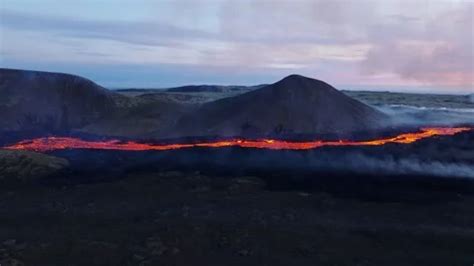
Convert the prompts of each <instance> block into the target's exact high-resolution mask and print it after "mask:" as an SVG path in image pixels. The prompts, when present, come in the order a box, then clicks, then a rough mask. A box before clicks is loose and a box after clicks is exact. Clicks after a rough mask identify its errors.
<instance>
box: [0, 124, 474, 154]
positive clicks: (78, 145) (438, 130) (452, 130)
mask: <svg viewBox="0 0 474 266" xmlns="http://www.w3.org/2000/svg"><path fill="white" fill-rule="evenodd" d="M470 130H472V128H468V127H432V128H421V130H420V131H418V132H413V133H403V134H399V135H397V136H395V137H389V138H381V139H374V140H366V141H350V140H339V141H325V140H314V141H301V142H298V141H287V140H277V139H259V140H247V139H230V140H216V141H207V142H198V143H174V144H152V143H140V142H135V141H126V142H122V141H120V140H107V141H87V140H82V139H80V138H71V137H44V138H36V139H31V140H24V141H20V142H18V143H16V144H13V145H9V146H6V147H3V148H4V149H9V150H29V151H39V152H47V151H55V150H64V149H95V150H123V151H150V150H155V151H164V150H176V149H186V148H195V147H205V148H223V147H241V148H257V149H273V150H309V149H315V148H320V147H324V146H378V145H384V144H387V143H400V144H409V143H413V142H415V141H418V140H421V139H425V138H429V137H433V136H443V135H454V134H457V133H460V132H464V131H470Z"/></svg>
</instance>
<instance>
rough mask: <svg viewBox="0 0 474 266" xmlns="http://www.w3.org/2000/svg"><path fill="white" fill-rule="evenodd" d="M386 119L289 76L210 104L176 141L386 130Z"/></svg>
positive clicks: (182, 126) (180, 128) (187, 119)
mask: <svg viewBox="0 0 474 266" xmlns="http://www.w3.org/2000/svg"><path fill="white" fill-rule="evenodd" d="M387 119H388V118H387V116H386V115H384V114H383V113H381V112H379V111H377V110H375V109H374V108H372V107H369V106H368V105H365V104H363V103H361V102H359V101H357V100H354V99H352V98H350V97H348V96H346V95H345V94H343V93H342V92H339V91H338V90H336V89H335V88H334V87H332V86H331V85H329V84H327V83H325V82H322V81H320V80H316V79H311V78H306V77H303V76H299V75H291V76H288V77H286V78H284V79H282V80H280V81H278V82H276V83H274V84H271V85H268V86H265V87H263V88H260V89H257V90H254V91H251V92H248V93H245V94H242V95H238V96H235V97H231V98H225V99H221V100H218V101H214V102H210V103H206V104H204V105H202V106H201V108H200V109H198V110H197V111H196V112H193V113H192V114H189V115H187V116H184V117H183V118H182V119H181V120H180V121H179V123H178V125H177V128H176V131H174V132H170V135H174V134H178V135H181V136H183V135H188V136H191V135H192V136H206V135H220V136H231V135H247V134H251V135H274V134H326V133H349V132H355V131H364V130H370V129H374V128H378V127H381V126H383V125H384V124H385V123H386V122H387V121H386V120H387Z"/></svg>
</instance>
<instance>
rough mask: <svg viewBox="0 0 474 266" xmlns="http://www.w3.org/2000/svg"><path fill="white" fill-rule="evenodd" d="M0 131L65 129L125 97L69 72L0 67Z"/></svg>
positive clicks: (111, 108) (87, 121) (95, 116)
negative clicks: (0, 116) (0, 115)
mask: <svg viewBox="0 0 474 266" xmlns="http://www.w3.org/2000/svg"><path fill="white" fill-rule="evenodd" d="M0 77H1V78H0V113H1V114H2V119H0V131H17V130H22V131H26V130H31V131H45V132H54V131H69V130H71V129H75V128H81V127H83V126H85V125H87V124H90V123H93V122H95V121H97V120H99V119H102V118H103V117H105V116H107V115H108V114H110V113H113V112H114V111H115V110H116V109H117V107H118V106H117V105H118V104H119V103H120V102H121V100H122V101H125V100H126V99H125V97H124V96H121V95H119V94H116V93H113V92H111V91H109V90H107V89H104V88H102V87H101V86H99V85H97V84H95V83H94V82H92V81H90V80H88V79H85V78H82V77H78V76H74V75H69V74H61V73H50V72H39V71H26V70H13V69H0Z"/></svg>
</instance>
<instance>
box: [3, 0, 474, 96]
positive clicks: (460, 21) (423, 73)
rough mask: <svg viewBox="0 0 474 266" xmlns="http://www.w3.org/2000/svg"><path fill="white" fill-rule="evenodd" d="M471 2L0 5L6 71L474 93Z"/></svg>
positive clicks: (140, 82)
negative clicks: (286, 80)
mask: <svg viewBox="0 0 474 266" xmlns="http://www.w3.org/2000/svg"><path fill="white" fill-rule="evenodd" d="M473 40H474V0H464V1H461V0H377V1H376V0H344V1H343V0H202V1H200V0H174V1H171V0H162V1H158V0H81V1H79V0H72V1H71V0H41V1H40V0H0V67H7V68H21V69H32V70H44V71H57V72H68V73H73V74H78V75H82V76H85V77H87V78H89V79H92V80H94V81H96V82H97V83H99V84H101V85H103V86H106V87H112V88H124V87H169V86H178V85H185V84H222V85H230V84H233V85H254V84H261V83H272V82H275V81H277V80H279V79H281V78H283V77H284V76H286V75H289V74H293V73H296V74H301V75H305V76H309V77H313V78H317V79H321V80H324V81H326V82H328V83H330V84H333V85H335V86H336V87H337V88H344V89H351V88H357V89H369V90H408V91H414V92H416V91H423V92H427V91H428V92H452V93H471V92H474V43H473V42H474V41H473Z"/></svg>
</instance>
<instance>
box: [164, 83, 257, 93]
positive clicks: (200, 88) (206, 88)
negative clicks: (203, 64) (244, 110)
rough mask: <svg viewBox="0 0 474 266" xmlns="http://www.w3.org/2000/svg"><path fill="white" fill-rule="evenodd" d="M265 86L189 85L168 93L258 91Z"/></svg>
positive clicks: (169, 90) (171, 89)
mask: <svg viewBox="0 0 474 266" xmlns="http://www.w3.org/2000/svg"><path fill="white" fill-rule="evenodd" d="M264 86H266V85H256V86H219V85H189V86H181V87H175V88H169V89H167V90H166V91H168V92H187V93H190V92H238V91H250V90H255V89H259V88H261V87H264Z"/></svg>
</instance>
